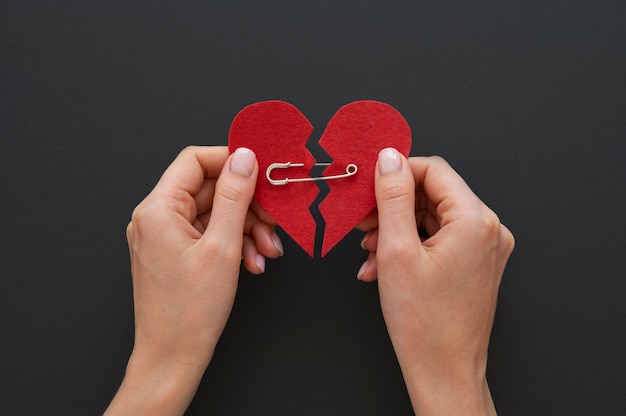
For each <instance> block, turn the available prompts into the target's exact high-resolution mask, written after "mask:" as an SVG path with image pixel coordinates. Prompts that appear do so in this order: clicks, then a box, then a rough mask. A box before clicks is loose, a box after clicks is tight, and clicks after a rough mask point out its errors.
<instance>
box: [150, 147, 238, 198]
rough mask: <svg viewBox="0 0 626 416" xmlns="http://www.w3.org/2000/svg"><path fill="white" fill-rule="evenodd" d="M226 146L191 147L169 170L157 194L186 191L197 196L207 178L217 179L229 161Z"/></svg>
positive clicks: (157, 187) (163, 177) (162, 178)
mask: <svg viewBox="0 0 626 416" xmlns="http://www.w3.org/2000/svg"><path fill="white" fill-rule="evenodd" d="M228 155H229V153H228V148H227V147H226V146H189V147H186V148H185V149H184V150H183V151H182V152H180V154H179V155H178V157H177V158H176V159H175V160H174V161H173V162H172V164H171V165H170V166H169V167H168V168H167V170H166V171H165V173H163V176H162V177H161V179H160V180H159V182H158V183H157V185H156V187H155V188H154V190H155V191H157V192H171V191H178V190H180V191H184V192H186V193H188V194H190V195H192V196H195V195H196V194H197V193H198V192H199V191H200V189H201V188H202V185H203V183H204V180H205V178H217V177H218V176H219V174H220V172H221V171H222V167H223V166H224V163H226V159H228Z"/></svg>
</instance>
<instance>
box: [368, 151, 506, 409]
mask: <svg viewBox="0 0 626 416" xmlns="http://www.w3.org/2000/svg"><path fill="white" fill-rule="evenodd" d="M375 183H376V199H377V206H378V211H377V213H376V212H374V213H373V214H372V215H370V216H368V217H367V218H366V219H365V220H364V221H363V222H362V223H361V224H360V225H359V228H360V229H361V230H364V231H368V233H367V234H366V236H365V238H364V239H363V242H362V245H363V247H364V248H365V249H366V250H368V251H369V252H370V254H369V256H368V259H367V260H366V262H365V263H364V264H363V266H362V267H361V269H360V271H359V274H358V277H359V278H360V279H361V280H363V281H373V280H376V278H377V279H378V287H379V293H380V302H381V308H382V312H383V315H384V318H385V322H386V324H387V329H388V332H389V335H390V338H391V341H392V343H393V347H394V350H395V352H396V355H397V357H398V361H399V364H400V367H401V369H402V373H403V377H404V379H405V382H406V384H407V388H408V391H409V395H410V397H411V402H412V404H413V408H414V410H415V412H416V414H419V415H430V414H436V415H448V414H450V415H459V414H464V415H470V414H471V415H479V414H495V408H494V405H493V401H492V399H491V394H490V392H489V387H488V385H487V381H486V376H485V373H486V366H487V349H488V344H489V337H490V334H491V328H492V325H493V319H494V314H495V310H496V303H497V295H498V288H499V285H500V281H501V278H502V274H503V272H504V268H505V265H506V262H507V260H508V258H509V256H510V254H511V252H512V250H513V246H514V239H513V235H512V234H511V233H510V232H509V230H508V229H507V228H506V227H505V226H504V225H502V224H501V223H500V221H499V219H498V217H497V216H496V215H495V214H494V213H493V211H491V210H490V209H489V208H488V207H487V206H486V205H485V204H483V203H482V202H481V201H480V200H479V199H478V197H476V195H474V193H473V192H472V191H471V190H470V188H469V187H468V186H467V185H466V184H465V182H464V181H463V180H462V179H461V177H460V176H459V175H458V174H457V173H456V172H455V171H454V170H452V168H451V167H450V166H449V165H448V164H447V163H446V162H445V161H444V160H443V159H441V158H437V157H433V158H420V157H418V158H410V159H406V158H404V157H403V156H402V155H401V154H400V153H398V152H397V151H395V150H394V149H385V150H383V151H381V153H380V154H379V159H378V164H377V169H376V178H375ZM418 230H419V231H420V233H422V234H423V235H422V236H421V237H420V235H419V234H420V233H418Z"/></svg>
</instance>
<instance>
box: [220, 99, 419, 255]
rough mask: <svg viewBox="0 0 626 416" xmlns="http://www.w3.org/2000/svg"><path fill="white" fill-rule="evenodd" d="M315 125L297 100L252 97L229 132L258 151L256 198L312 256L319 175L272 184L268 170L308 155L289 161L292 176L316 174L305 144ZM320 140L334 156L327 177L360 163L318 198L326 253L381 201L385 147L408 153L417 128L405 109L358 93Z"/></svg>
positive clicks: (231, 142)
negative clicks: (379, 164) (378, 172)
mask: <svg viewBox="0 0 626 416" xmlns="http://www.w3.org/2000/svg"><path fill="white" fill-rule="evenodd" d="M312 131H313V126H312V125H311V123H310V122H309V121H308V120H307V119H306V117H305V116H304V115H303V114H302V113H301V112H300V110H298V109H297V108H296V107H295V106H293V105H292V104H289V103H286V102H284V101H278V100H272V101H262V102H259V103H255V104H251V105H249V106H247V107H245V108H244V109H243V110H241V111H240V112H239V113H238V114H237V115H236V116H235V118H234V119H233V122H232V124H231V127H230V131H229V135H228V147H229V151H230V152H231V153H232V152H234V151H235V149H237V148H238V147H247V148H249V149H251V150H253V151H254V152H255V153H256V156H257V161H258V163H259V177H258V180H257V185H256V189H255V194H254V198H255V199H256V200H257V202H258V203H259V204H260V205H261V206H262V207H263V209H265V211H267V213H268V214H269V215H270V216H271V217H272V218H273V219H274V220H275V221H276V222H277V223H278V225H279V226H280V227H282V229H283V230H284V231H285V232H286V233H287V234H288V235H289V236H290V237H291V238H292V239H293V240H294V241H295V242H296V243H297V244H298V245H299V246H300V247H302V248H303V249H304V250H305V251H306V252H307V253H308V254H309V256H311V257H313V255H314V248H315V234H316V231H317V224H316V222H315V220H314V218H313V216H312V214H311V212H310V207H311V205H312V204H313V202H314V201H315V199H316V197H317V195H318V194H319V192H320V188H319V187H318V184H316V183H315V182H295V183H289V184H287V185H272V184H271V183H269V181H268V180H267V178H266V177H265V172H266V170H267V168H268V167H269V166H270V165H271V164H272V163H286V162H292V163H302V164H303V166H301V167H290V168H289V176H290V177H294V178H295V177H310V171H311V168H312V167H313V166H314V164H315V162H316V161H315V158H314V157H313V155H312V154H311V153H310V152H309V150H308V149H307V148H306V144H307V142H308V140H309V138H310V136H311V133H312ZM319 145H320V147H321V148H323V149H324V150H325V151H326V152H327V153H328V155H329V157H330V158H331V159H332V163H331V164H330V166H328V168H326V169H325V170H324V172H323V173H322V175H323V176H324V177H328V176H334V175H340V174H342V173H345V170H346V166H348V165H349V164H351V163H354V164H356V165H357V166H358V172H357V174H355V175H354V176H350V177H347V178H342V179H335V180H328V181H326V185H327V186H328V187H329V192H328V194H327V195H326V197H325V198H324V199H323V200H322V201H321V202H320V204H319V205H318V208H319V211H320V213H321V215H322V218H323V219H324V222H325V224H326V225H325V228H324V236H323V242H322V252H321V255H322V257H323V256H325V255H326V254H327V253H328V252H329V251H330V250H331V249H332V248H333V247H334V246H335V245H337V243H339V241H341V240H342V239H343V238H344V237H345V236H346V235H347V234H348V233H349V232H350V231H351V230H352V229H353V228H354V227H355V226H356V225H357V224H358V223H359V222H361V221H362V220H363V218H365V217H366V216H367V215H368V214H369V213H370V212H371V211H372V210H373V209H374V208H375V207H376V198H375V194H374V171H375V167H376V161H377V159H378V153H379V152H380V150H382V149H384V148H386V147H394V148H395V149H397V150H398V151H399V152H400V153H402V154H404V155H405V156H408V155H409V152H410V150H411V130H410V127H409V125H408V123H407V122H406V120H405V119H404V117H402V115H401V114H400V113H399V112H398V111H397V110H396V109H395V108H393V107H391V106H390V105H388V104H385V103H381V102H378V101H372V100H364V101H355V102H353V103H350V104H347V105H345V106H343V107H341V108H340V109H339V110H338V111H337V113H335V115H334V116H333V117H332V118H331V119H330V121H329V122H328V125H327V126H326V130H325V131H324V133H323V134H322V137H321V138H320V140H319Z"/></svg>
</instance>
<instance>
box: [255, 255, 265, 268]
mask: <svg viewBox="0 0 626 416" xmlns="http://www.w3.org/2000/svg"><path fill="white" fill-rule="evenodd" d="M254 263H255V264H256V267H258V268H259V269H260V270H261V273H265V257H263V256H262V255H261V254H257V255H256V257H255V259H254Z"/></svg>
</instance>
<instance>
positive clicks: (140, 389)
mask: <svg viewBox="0 0 626 416" xmlns="http://www.w3.org/2000/svg"><path fill="white" fill-rule="evenodd" d="M207 365H208V362H207V364H206V365H204V364H201V363H197V362H193V361H192V360H188V359H185V357H161V356H159V355H157V354H153V353H150V352H144V351H138V350H137V349H135V350H133V353H132V355H131V357H130V359H129V361H128V365H127V367H126V374H125V375H124V380H123V381H122V384H121V386H120V389H119V391H118V392H117V394H116V396H115V398H114V399H113V401H112V402H111V405H110V406H109V408H108V409H107V412H106V413H105V414H106V415H117V414H124V415H144V414H145V415H149V414H162V415H182V414H183V413H184V412H185V410H186V409H187V407H188V406H189V403H191V400H192V399H193V397H194V395H195V393H196V390H197V389H198V385H199V384H200V380H201V379H202V375H203V374H204V371H205V370H206V366H207Z"/></svg>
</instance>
